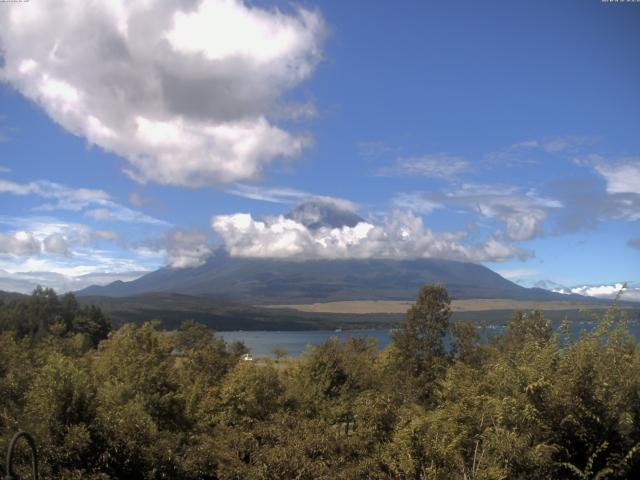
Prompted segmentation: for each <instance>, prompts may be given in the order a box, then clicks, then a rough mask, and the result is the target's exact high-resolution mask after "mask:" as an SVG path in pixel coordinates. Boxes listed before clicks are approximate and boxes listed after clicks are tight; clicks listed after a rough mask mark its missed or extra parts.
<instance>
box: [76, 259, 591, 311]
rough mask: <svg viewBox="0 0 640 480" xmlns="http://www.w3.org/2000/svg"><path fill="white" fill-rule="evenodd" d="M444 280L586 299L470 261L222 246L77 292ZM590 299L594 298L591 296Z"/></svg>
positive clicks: (233, 295)
mask: <svg viewBox="0 0 640 480" xmlns="http://www.w3.org/2000/svg"><path fill="white" fill-rule="evenodd" d="M428 283H442V284H443V285H444V286H445V287H446V288H447V289H448V290H449V294H450V295H451V296H452V297H453V298H455V299H470V298H488V299H493V298H501V299H513V300H536V301H552V300H565V301H566V300H577V301H579V300H581V299H582V300H587V299H586V297H582V296H580V295H563V294H559V293H554V292H550V291H548V290H545V289H542V288H525V287H522V286H520V285H517V284H515V283H513V282H511V281H509V280H507V279H505V278H503V277H501V276H500V275H498V274H497V273H495V272H493V271H492V270H490V269H488V268H486V267H484V266H481V265H477V264H474V263H468V262H456V261H452V260H437V259H415V260H387V259H357V260H307V261H292V260H282V259H264V258H238V257H231V256H229V255H227V254H226V253H225V252H223V251H221V250H220V251H218V252H217V253H216V254H215V255H213V256H212V257H211V258H209V260H208V261H207V262H206V263H205V264H204V265H201V266H199V267H193V268H181V269H178V268H169V267H166V268H161V269H160V270H157V271H155V272H151V273H148V274H147V275H144V276H142V277H140V278H138V279H137V280H133V281H130V282H122V281H116V282H113V283H111V284H109V285H106V286H92V287H88V288H85V289H83V290H80V291H78V292H76V293H77V295H78V296H89V295H90V296H107V297H126V296H132V295H143V294H149V293H176V294H183V295H191V296H203V297H208V298H212V299H220V300H227V301H233V302H240V303H243V304H248V305H260V304H294V303H312V302H330V301H341V300H413V299H415V298H416V295H417V293H418V291H419V290H420V287H422V286H423V285H424V284H428ZM589 300H591V301H592V300H593V299H589Z"/></svg>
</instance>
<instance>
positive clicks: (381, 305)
mask: <svg viewBox="0 0 640 480" xmlns="http://www.w3.org/2000/svg"><path fill="white" fill-rule="evenodd" d="M412 304H413V302H408V301H393V300H379V301H378V300H353V301H344V302H327V303H309V304H297V305H263V306H262V307H266V308H291V309H294V310H298V311H300V312H309V313H350V314H367V313H405V312H406V311H407V309H408V308H409V307H410V306H411V305H412ZM451 306H452V310H453V311H454V312H484V311H488V310H533V309H538V310H552V311H555V310H574V309H578V308H596V309H601V308H603V303H577V302H534V301H527V300H506V299H505V300H503V299H484V298H480V299H468V300H453V302H452V305H451Z"/></svg>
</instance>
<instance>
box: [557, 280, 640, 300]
mask: <svg viewBox="0 0 640 480" xmlns="http://www.w3.org/2000/svg"><path fill="white" fill-rule="evenodd" d="M553 291H554V292H557V293H564V294H571V293H576V294H578V295H585V296H587V297H596V298H611V299H612V298H615V297H616V295H618V293H619V292H620V291H622V300H628V301H631V302H640V286H629V285H627V287H626V288H625V287H624V283H615V284H608V285H607V284H605V285H582V286H577V287H571V288H566V287H563V288H558V289H555V290H553Z"/></svg>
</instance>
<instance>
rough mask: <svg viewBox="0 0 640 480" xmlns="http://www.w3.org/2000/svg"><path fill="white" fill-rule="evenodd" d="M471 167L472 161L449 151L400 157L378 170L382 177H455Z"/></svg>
mask: <svg viewBox="0 0 640 480" xmlns="http://www.w3.org/2000/svg"><path fill="white" fill-rule="evenodd" d="M470 169H471V163H470V162H469V161H467V160H466V159H465V158H464V157H461V156H456V155H450V154H448V153H435V154H430V155H423V156H420V157H407V158H398V159H397V160H396V161H395V164H394V165H392V166H390V167H383V168H381V169H380V170H378V172H377V175H378V176H382V177H392V176H422V177H433V178H443V179H453V178H455V177H457V176H458V175H459V174H461V173H465V172H467V171H469V170H470Z"/></svg>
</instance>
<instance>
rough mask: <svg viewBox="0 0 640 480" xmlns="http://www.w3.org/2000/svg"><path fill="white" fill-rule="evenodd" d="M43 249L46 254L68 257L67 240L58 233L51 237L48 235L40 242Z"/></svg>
mask: <svg viewBox="0 0 640 480" xmlns="http://www.w3.org/2000/svg"><path fill="white" fill-rule="evenodd" d="M42 245H43V247H44V251H45V252H47V253H57V254H61V255H70V254H71V252H70V251H69V245H68V244H67V240H66V239H65V238H64V236H62V235H60V234H59V233H54V234H53V235H49V236H48V237H47V238H45V239H44V241H43V242H42Z"/></svg>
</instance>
